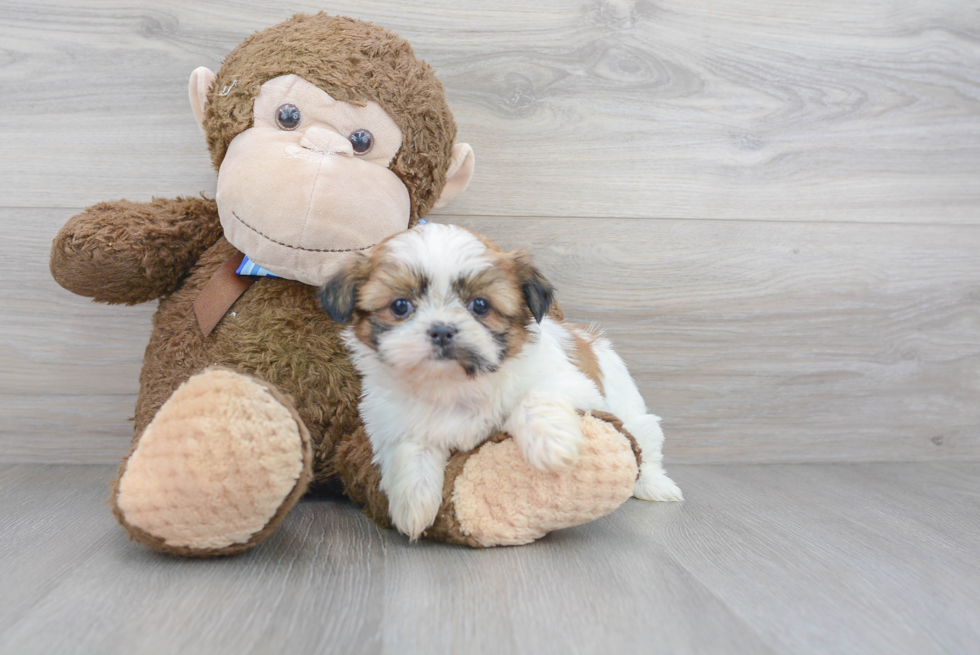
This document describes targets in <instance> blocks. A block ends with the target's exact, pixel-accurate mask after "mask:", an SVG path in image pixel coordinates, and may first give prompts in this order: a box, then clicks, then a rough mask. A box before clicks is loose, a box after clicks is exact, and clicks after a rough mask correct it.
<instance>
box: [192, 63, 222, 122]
mask: <svg viewBox="0 0 980 655" xmlns="http://www.w3.org/2000/svg"><path fill="white" fill-rule="evenodd" d="M215 77H216V76H215V74H214V73H213V72H211V69H210V68H207V67H205V66H198V67H197V68H195V69H194V71H193V72H192V73H191V79H190V82H189V83H188V84H187V95H188V97H189V98H190V100H191V111H193V112H194V118H195V119H197V125H198V127H200V128H201V129H202V130H203V129H204V105H206V104H207V102H208V91H210V90H211V85H213V84H214V78H215Z"/></svg>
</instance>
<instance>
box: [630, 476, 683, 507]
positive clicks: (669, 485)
mask: <svg viewBox="0 0 980 655" xmlns="http://www.w3.org/2000/svg"><path fill="white" fill-rule="evenodd" d="M633 496H635V497H636V498H639V499H640V500H659V501H672V500H684V494H682V493H681V489H680V487H678V486H677V485H676V484H675V483H674V481H673V480H671V479H670V478H668V477H667V474H666V473H664V472H663V470H662V469H658V470H655V471H644V472H643V473H642V474H641V475H640V479H639V480H637V481H636V487H635V488H634V489H633Z"/></svg>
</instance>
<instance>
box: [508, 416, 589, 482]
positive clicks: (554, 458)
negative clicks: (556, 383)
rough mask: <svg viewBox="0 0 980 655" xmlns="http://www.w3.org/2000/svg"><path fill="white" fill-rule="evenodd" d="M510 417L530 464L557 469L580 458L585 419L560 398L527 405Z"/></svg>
mask: <svg viewBox="0 0 980 655" xmlns="http://www.w3.org/2000/svg"><path fill="white" fill-rule="evenodd" d="M515 418H516V420H515ZM511 419H512V420H511V421H510V422H509V423H508V426H507V429H508V431H509V432H510V433H511V434H512V435H513V437H514V438H515V439H516V440H517V443H518V444H520V446H521V450H522V451H523V452H524V457H526V458H527V461H528V462H529V463H530V464H531V466H534V467H535V468H539V469H542V470H545V471H552V472H558V471H562V470H564V469H567V468H568V467H570V466H572V465H573V464H575V462H576V461H577V460H578V453H579V448H580V447H581V445H582V441H583V437H582V422H581V418H580V417H579V415H578V413H576V412H575V411H574V409H572V408H571V407H569V406H567V405H565V404H564V403H561V402H541V403H536V404H533V405H525V406H523V407H521V408H520V409H518V411H517V412H515V416H512V417H511Z"/></svg>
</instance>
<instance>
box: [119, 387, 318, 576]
mask: <svg viewBox="0 0 980 655" xmlns="http://www.w3.org/2000/svg"><path fill="white" fill-rule="evenodd" d="M311 462H312V448H311V445H310V435H309V432H308V431H307V429H306V427H305V426H304V425H303V422H302V421H301V420H300V418H299V416H298V414H297V413H296V410H295V409H293V406H292V403H291V402H290V401H289V400H288V399H287V398H285V397H284V396H282V395H281V394H280V393H279V392H278V391H277V390H276V389H275V388H273V387H272V386H271V385H267V384H265V383H263V382H261V381H259V380H256V379H254V378H250V377H248V376H245V375H241V374H239V373H235V372H233V371H230V370H226V369H207V370H205V371H204V372H203V373H200V374H198V375H195V376H194V377H192V378H190V379H189V380H187V382H185V383H184V384H183V385H181V386H180V387H179V388H178V389H177V390H176V391H175V392H174V393H173V395H172V396H171V397H170V399H169V400H167V402H166V403H164V405H163V407H161V408H160V411H159V412H158V413H157V415H156V416H155V417H154V419H153V421H152V422H151V423H150V425H148V426H147V428H146V430H144V432H143V434H142V435H141V436H140V438H139V441H138V442H137V443H136V445H135V446H134V447H133V450H132V452H131V453H130V455H129V457H128V458H127V459H126V460H125V461H123V463H122V465H121V466H120V469H119V476H118V477H117V478H116V480H115V481H114V482H113V488H112V499H111V500H112V503H113V512H114V513H115V515H116V518H118V519H119V522H120V523H122V525H123V527H125V528H126V530H127V532H129V534H130V536H131V537H132V538H134V539H136V540H137V541H139V542H141V543H143V544H146V545H147V546H150V547H152V548H155V549H157V550H162V551H165V552H169V553H175V554H179V555H189V556H197V557H209V556H214V555H228V554H232V553H237V552H241V551H243V550H247V549H248V548H251V547H252V546H254V545H255V544H257V543H259V542H260V541H261V540H262V539H264V538H265V536H266V535H268V534H269V533H270V532H271V531H272V530H273V529H274V528H275V527H276V526H278V525H279V523H280V522H281V521H282V519H283V518H284V517H285V516H286V513H287V512H288V511H289V510H290V509H291V508H292V506H293V505H294V504H295V503H296V501H297V500H299V498H300V496H302V495H303V493H304V492H305V491H306V488H307V486H308V484H309V481H310V477H311V474H310V471H311Z"/></svg>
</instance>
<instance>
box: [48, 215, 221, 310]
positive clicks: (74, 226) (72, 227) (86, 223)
mask: <svg viewBox="0 0 980 655" xmlns="http://www.w3.org/2000/svg"><path fill="white" fill-rule="evenodd" d="M220 236H221V224H220V223H219V221H218V209H217V206H216V205H215V203H214V200H208V199H205V198H177V199H175V200H166V199H163V198H154V199H153V201H152V202H149V203H139V202H129V201H128V200H119V201H117V202H101V203H99V204H97V205H93V206H92V207H89V208H88V209H86V210H85V211H84V212H82V213H81V214H78V215H77V216H75V217H73V218H72V219H71V220H69V221H68V223H67V224H65V226H64V227H63V228H61V231H60V232H58V236H57V237H56V238H55V240H54V243H53V244H52V246H51V263H50V266H51V275H52V276H54V279H55V280H57V281H58V284H60V285H61V286H63V287H64V288H66V289H68V290H69V291H71V292H73V293H77V294H78V295H80V296H88V297H90V298H93V299H94V300H97V301H98V302H105V303H110V304H116V303H125V304H127V305H133V304H136V303H141V302H147V301H149V300H156V299H157V298H160V297H162V296H165V295H167V294H170V293H173V292H174V291H176V290H177V287H178V286H179V285H180V282H181V280H182V279H183V277H184V276H185V275H186V274H187V272H188V271H190V269H191V267H193V266H194V264H195V263H196V262H197V259H198V257H200V256H201V253H203V252H204V251H205V250H206V249H207V248H209V247H210V246H211V245H212V244H213V243H214V242H215V241H217V240H218V237H220Z"/></svg>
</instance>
